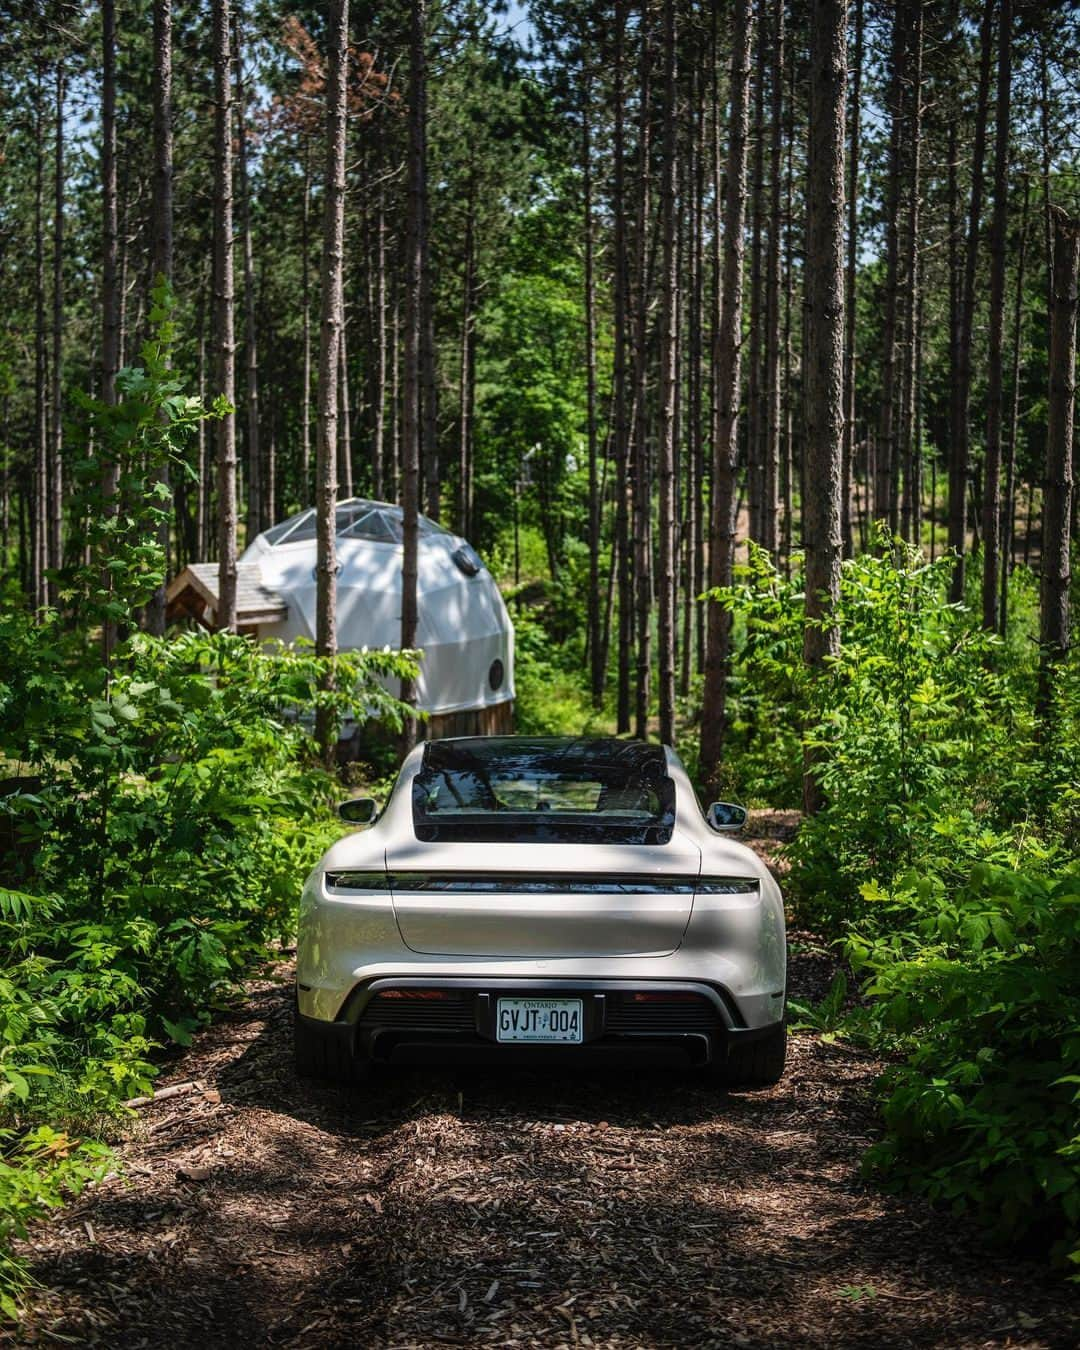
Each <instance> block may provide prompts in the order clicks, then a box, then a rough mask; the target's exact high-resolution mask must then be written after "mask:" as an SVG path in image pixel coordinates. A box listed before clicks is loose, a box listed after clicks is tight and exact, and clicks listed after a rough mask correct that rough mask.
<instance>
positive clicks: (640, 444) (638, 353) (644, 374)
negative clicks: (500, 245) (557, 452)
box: [633, 0, 653, 740]
mask: <svg viewBox="0 0 1080 1350" xmlns="http://www.w3.org/2000/svg"><path fill="white" fill-rule="evenodd" d="M649 18H650V15H649V3H648V0H643V3H642V5H641V30H642V31H641V82H640V88H641V92H640V95H639V108H638V123H639V132H638V181H637V240H636V245H637V247H636V256H635V260H634V261H635V266H636V271H637V277H636V283H637V285H636V291H637V293H636V296H635V301H636V313H635V322H634V330H635V331H634V413H633V430H634V435H633V447H634V483H633V487H634V583H635V590H636V597H635V598H636V606H635V607H636V611H637V613H636V616H635V619H636V624H635V626H636V637H637V680H636V682H635V687H634V735H635V736H636V737H637V738H638V739H639V740H644V739H645V738H646V736H647V735H648V725H649V703H650V697H649V696H650V681H651V677H652V627H651V624H652V607H653V576H652V474H651V465H650V462H649V461H650V455H649V428H648V416H647V410H646V403H647V400H648V341H649V224H650V220H649V217H650V212H649V176H650V162H649V147H650V136H649V130H650V126H649V119H650V114H651V97H650V95H651V89H650V83H651V81H650V74H651V63H652V45H651V41H650V36H649V32H648V25H649Z"/></svg>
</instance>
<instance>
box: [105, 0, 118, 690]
mask: <svg viewBox="0 0 1080 1350" xmlns="http://www.w3.org/2000/svg"><path fill="white" fill-rule="evenodd" d="M101 54H102V62H101V236H102V241H101V242H102V248H101V401H102V402H103V403H105V404H108V405H110V406H111V405H113V404H115V402H116V372H117V371H118V369H119V368H120V297H119V293H118V290H117V209H116V6H115V0H101ZM101 481H102V496H103V498H104V510H105V514H106V515H108V516H114V515H116V512H117V507H118V503H117V501H116V491H117V485H118V482H119V466H118V465H117V464H116V462H115V460H113V459H112V457H111V456H110V455H109V454H108V452H107V451H104V448H103V464H102V480H101ZM107 585H109V586H110V587H111V583H107ZM101 645H102V656H103V658H104V663H105V665H106V667H108V666H109V665H110V664H111V662H112V652H113V648H114V647H115V646H116V625H115V624H114V623H113V622H112V621H111V620H107V621H106V622H105V623H103V624H102V630H101Z"/></svg>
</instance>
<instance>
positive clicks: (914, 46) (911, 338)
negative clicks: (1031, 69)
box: [900, 0, 923, 544]
mask: <svg viewBox="0 0 1080 1350" xmlns="http://www.w3.org/2000/svg"><path fill="white" fill-rule="evenodd" d="M910 22H911V80H910V83H911V90H910V93H909V95H908V135H907V159H908V166H907V167H908V199H907V230H906V237H905V241H904V242H905V252H906V256H905V259H904V269H903V277H904V304H903V312H904V377H903V385H902V388H903V393H902V395H901V405H900V406H901V412H900V448H901V451H902V455H903V466H904V498H903V514H902V520H901V533H902V534H903V536H904V538H905V539H910V540H911V541H912V543H915V544H917V543H918V542H919V530H920V525H921V521H922V510H921V502H920V500H919V482H920V468H921V466H920V464H919V461H918V457H917V456H916V453H915V442H916V440H917V439H918V435H919V431H918V417H919V408H918V400H917V385H918V379H917V375H916V369H915V367H916V356H915V353H916V347H917V346H918V336H919V333H918V330H919V315H920V312H921V304H922V295H921V290H920V254H919V236H920V229H921V225H920V219H921V210H920V208H921V205H922V196H921V194H922V130H923V128H922V78H923V74H922V72H923V0H914V3H913V5H912V13H911V20H910Z"/></svg>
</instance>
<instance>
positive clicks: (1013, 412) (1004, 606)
mask: <svg viewBox="0 0 1080 1350" xmlns="http://www.w3.org/2000/svg"><path fill="white" fill-rule="evenodd" d="M1030 200H1031V178H1030V176H1029V175H1028V174H1025V175H1024V205H1023V208H1022V211H1021V216H1020V244H1019V252H1018V255H1017V260H1016V295H1015V298H1014V301H1013V334H1012V369H1011V372H1010V380H1011V385H1010V387H1011V390H1012V397H1011V401H1010V415H1009V440H1008V455H1007V458H1006V461H1005V500H1004V502H1003V503H1002V511H1001V601H1000V607H999V615H1000V619H1001V629H1000V631H1001V636H1002V637H1004V636H1005V632H1006V628H1007V624H1008V600H1009V576H1010V573H1011V572H1012V565H1013V546H1014V543H1015V538H1016V442H1017V439H1018V438H1019V434H1020V347H1021V342H1022V340H1023V326H1024V263H1025V260H1026V257H1027V236H1028V207H1029V204H1030Z"/></svg>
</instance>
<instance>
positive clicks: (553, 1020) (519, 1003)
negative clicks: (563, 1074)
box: [495, 998, 581, 1045]
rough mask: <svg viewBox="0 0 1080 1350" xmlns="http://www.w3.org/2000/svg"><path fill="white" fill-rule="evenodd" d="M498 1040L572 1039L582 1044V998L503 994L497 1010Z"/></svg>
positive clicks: (574, 1042) (564, 1040) (496, 1027)
mask: <svg viewBox="0 0 1080 1350" xmlns="http://www.w3.org/2000/svg"><path fill="white" fill-rule="evenodd" d="M495 1039H496V1040H498V1041H563V1042H566V1041H569V1042H570V1043H571V1044H574V1045H580V1044H581V999H579V998H501V999H499V1006H498V1010H497V1012H496V1022H495Z"/></svg>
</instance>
